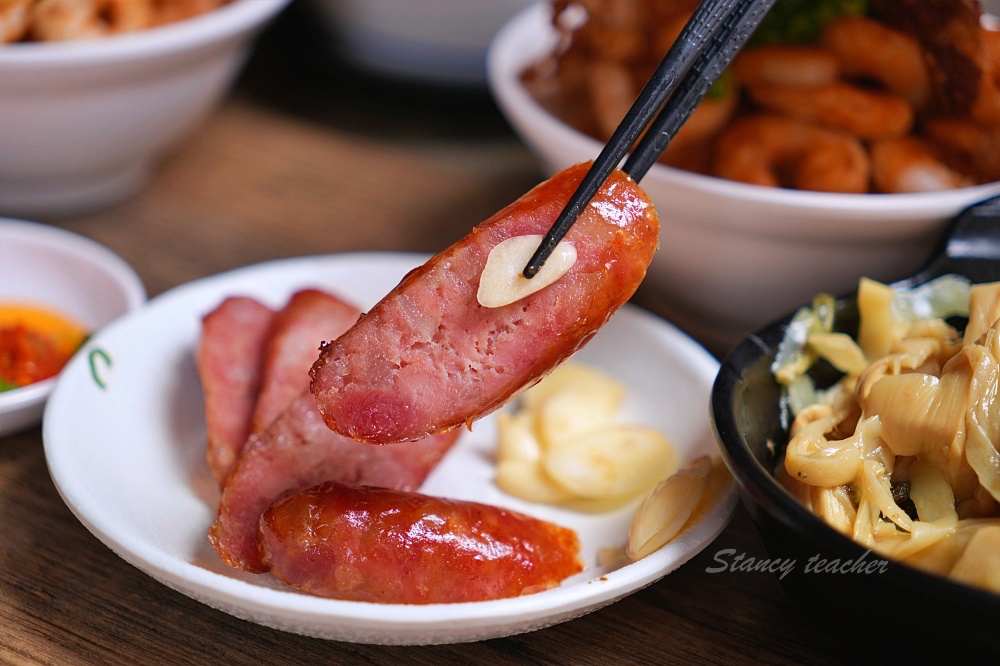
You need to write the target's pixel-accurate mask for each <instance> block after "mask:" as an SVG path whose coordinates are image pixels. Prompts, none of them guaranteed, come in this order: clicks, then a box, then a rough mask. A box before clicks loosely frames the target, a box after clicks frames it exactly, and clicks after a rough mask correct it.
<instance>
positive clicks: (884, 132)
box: [747, 81, 913, 139]
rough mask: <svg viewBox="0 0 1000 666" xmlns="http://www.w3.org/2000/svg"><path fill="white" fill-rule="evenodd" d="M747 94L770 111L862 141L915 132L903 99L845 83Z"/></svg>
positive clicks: (761, 88) (755, 89) (763, 88)
mask: <svg viewBox="0 0 1000 666" xmlns="http://www.w3.org/2000/svg"><path fill="white" fill-rule="evenodd" d="M747 90H748V92H749V94H750V98H751V99H752V100H753V101H754V102H755V103H756V104H758V105H759V106H761V107H763V108H765V109H767V110H768V111H772V112H774V113H779V114H782V115H786V116H790V117H793V118H798V119H800V120H808V121H810V122H814V123H817V124H819V125H823V126H824V127H828V128H830V129H835V130H839V131H841V132H846V133H848V134H853V135H855V136H857V137H860V138H861V139H885V138H893V137H900V136H904V135H905V134H907V133H909V131H910V130H911V129H912V128H913V109H912V108H911V107H910V105H909V104H907V102H906V100H904V99H903V98H902V97H899V96H898V95H894V94H892V93H889V92H880V91H876V90H865V89H862V88H859V87H858V86H855V85H852V84H850V83H845V82H842V81H835V82H833V83H827V84H825V85H819V86H790V85H771V84H761V85H755V86H749V87H748V88H747Z"/></svg>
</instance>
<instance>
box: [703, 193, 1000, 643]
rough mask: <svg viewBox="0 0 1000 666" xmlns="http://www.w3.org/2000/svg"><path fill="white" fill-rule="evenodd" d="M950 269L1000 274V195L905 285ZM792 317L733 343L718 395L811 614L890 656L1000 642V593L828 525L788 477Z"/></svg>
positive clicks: (788, 576)
mask: <svg viewBox="0 0 1000 666" xmlns="http://www.w3.org/2000/svg"><path fill="white" fill-rule="evenodd" d="M944 273H959V274H964V275H966V276H968V277H969V278H971V279H972V280H973V281H974V282H987V281H993V280H998V279H1000V200H998V199H992V200H990V201H987V202H983V203H982V204H978V205H977V206H973V207H970V208H969V209H968V210H966V211H965V212H964V213H963V214H962V215H960V216H958V217H957V218H956V220H955V221H954V223H953V224H952V225H951V228H950V229H949V230H948V232H947V234H946V236H945V238H944V239H943V240H942V243H941V245H940V247H939V250H938V251H937V252H936V253H935V255H934V257H933V259H932V260H931V261H930V262H929V263H928V265H927V268H925V269H924V270H923V271H921V272H920V274H918V275H917V276H914V277H913V278H910V279H908V280H906V281H903V282H904V283H907V284H919V283H921V282H923V281H926V280H927V279H930V278H932V277H935V276H937V275H941V274H944ZM838 313H839V316H838V321H840V322H841V326H842V330H846V331H847V332H851V328H852V327H856V307H855V301H854V297H853V295H852V296H848V297H845V298H842V299H840V300H839V301H838ZM790 319H791V316H789V317H786V318H784V319H782V320H780V321H778V322H775V323H773V324H771V325H769V326H767V327H765V328H763V329H761V330H760V331H757V332H756V333H754V334H752V335H750V336H748V337H747V338H746V339H744V340H743V341H742V342H741V343H740V344H738V345H737V346H736V347H735V348H733V349H732V350H731V351H730V352H729V354H728V355H727V357H726V358H725V360H724V361H723V363H722V367H721V369H720V372H719V374H718V376H717V378H716V380H715V384H714V386H713V389H712V397H711V418H712V427H713V430H714V433H715V437H716V440H717V442H718V445H719V448H720V450H721V453H722V456H723V459H724V460H725V462H726V465H727V466H728V467H729V469H730V471H731V472H732V474H733V476H734V477H735V479H736V483H737V485H738V487H739V490H740V495H741V499H742V501H743V504H744V506H745V507H746V509H747V511H748V512H749V514H750V516H751V518H752V519H753V521H754V523H755V524H756V526H757V528H758V530H759V532H760V534H761V538H762V540H763V542H764V544H765V547H766V548H767V551H768V557H769V559H770V560H771V562H769V563H768V564H769V566H770V570H771V571H773V572H775V575H777V576H778V577H779V578H780V579H781V582H782V583H783V585H784V587H785V589H786V590H787V591H788V593H789V594H790V595H791V596H792V597H793V598H794V599H795V600H796V601H797V602H798V604H799V605H800V606H801V607H802V608H803V610H804V612H806V613H807V614H808V615H809V616H810V617H813V618H815V619H816V620H817V621H818V622H820V623H823V624H828V625H829V626H830V628H831V631H835V632H837V635H842V636H843V637H844V639H845V640H856V641H857V640H865V642H867V643H868V644H869V645H874V646H876V647H884V648H886V650H887V651H888V652H890V653H892V652H895V649H894V648H893V646H894V645H896V646H900V647H902V644H903V643H904V642H905V643H907V644H908V647H909V648H911V649H915V650H916V653H917V654H920V653H924V651H925V649H926V651H927V652H926V653H925V654H929V653H930V651H932V650H934V649H940V650H942V651H943V652H944V653H945V654H949V653H950V654H952V655H954V654H955V652H956V651H962V650H965V649H969V650H981V649H983V648H986V649H991V650H997V649H998V648H1000V595H997V594H992V593H989V592H986V591H983V590H980V589H975V588H972V587H969V586H966V585H962V584H959V583H955V582H952V581H950V580H947V579H945V578H943V577H940V576H936V575H932V574H928V573H925V572H922V571H920V570H917V569H915V568H913V567H910V566H907V565H904V564H901V563H897V562H892V561H888V560H885V559H883V558H881V557H880V556H878V555H877V554H875V553H872V552H869V551H867V550H866V549H865V548H864V547H863V546H861V545H860V544H858V543H856V542H854V541H853V540H851V539H850V538H848V537H846V536H844V535H842V534H840V533H839V532H837V531H836V530H834V529H833V528H832V527H830V526H828V525H827V524H826V523H825V522H824V521H823V520H822V519H820V518H819V517H817V516H816V515H814V514H813V513H812V512H811V511H809V510H808V509H807V508H805V507H804V506H803V505H802V504H800V503H799V502H798V500H796V499H795V498H794V497H793V496H792V495H791V494H790V493H789V492H787V491H786V490H785V489H784V488H783V487H782V486H781V485H779V483H778V481H777V480H776V478H775V476H774V471H775V469H776V465H778V464H779V461H780V460H781V458H782V453H783V450H784V446H785V444H786V443H787V441H788V431H787V429H786V427H785V425H784V424H783V420H782V414H781V408H780V405H779V397H780V388H779V386H778V384H777V382H775V380H774V378H773V376H772V374H771V363H772V361H773V360H774V356H775V353H776V351H777V348H778V344H779V343H780V341H781V339H782V337H783V335H784V332H785V329H786V327H787V324H788V323H789V321H790ZM789 563H794V564H789ZM872 634H874V635H872ZM914 641H915V643H914ZM921 646H923V647H921ZM994 654H995V653H994Z"/></svg>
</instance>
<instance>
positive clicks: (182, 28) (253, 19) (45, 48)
mask: <svg viewBox="0 0 1000 666" xmlns="http://www.w3.org/2000/svg"><path fill="white" fill-rule="evenodd" d="M291 1H292V0H233V1H232V2H230V3H228V4H226V5H223V6H221V7H218V8H216V9H213V10H211V11H209V12H206V13H204V14H200V15H198V16H194V17H191V18H189V19H185V20H182V21H177V22H176V23H169V24H167V25H162V26H157V27H154V28H147V29H145V30H139V31H136V32H129V33H122V34H118V35H111V36H108V37H101V38H97V39H81V40H71V41H58V42H55V41H52V42H17V43H13V44H6V45H4V46H3V48H0V72H3V71H14V70H32V69H42V68H52V67H59V68H65V67H82V66H89V65H99V64H104V63H108V62H122V61H129V60H140V59H144V58H152V57H156V56H160V55H163V54H168V53H176V52H181V51H186V50H190V49H193V48H198V47H200V46H203V45H205V44H210V43H212V42H216V41H218V40H220V39H225V38H228V37H230V36H233V35H238V34H241V33H243V32H245V31H247V30H251V29H253V28H255V27H257V26H260V25H263V24H264V23H265V22H266V21H268V20H269V19H270V18H271V17H273V16H274V15H276V14H278V13H279V12H280V11H281V10H282V9H284V7H285V5H287V4H289V3H290V2H291Z"/></svg>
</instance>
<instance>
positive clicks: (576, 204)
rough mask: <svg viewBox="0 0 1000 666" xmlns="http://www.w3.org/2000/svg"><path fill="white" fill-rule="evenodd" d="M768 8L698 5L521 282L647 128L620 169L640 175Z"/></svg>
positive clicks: (745, 2) (765, 0) (764, 2)
mask: <svg viewBox="0 0 1000 666" xmlns="http://www.w3.org/2000/svg"><path fill="white" fill-rule="evenodd" d="M774 3H775V0H703V1H702V3H701V4H700V5H699V6H698V9H697V10H695V12H694V15H693V16H692V17H691V20H690V21H688V23H687V25H686V26H685V27H684V29H683V30H682V31H681V34H680V35H679V36H678V37H677V39H676V40H675V41H674V44H673V46H671V48H670V50H669V51H668V52H667V54H666V56H664V58H663V60H662V61H661V62H660V64H659V66H657V68H656V71H655V72H653V75H652V76H651V77H650V78H649V81H647V82H646V85H645V86H643V88H642V90H641V91H640V92H639V96H638V97H637V98H636V100H635V102H633V104H632V106H631V108H629V110H628V112H627V113H626V114H625V117H624V118H623V119H622V122H621V124H620V125H618V127H617V128H616V129H615V131H614V133H613V134H612V135H611V138H610V139H609V140H608V143H607V144H606V145H605V146H604V148H603V149H602V150H601V152H600V154H599V155H598V156H597V158H596V159H595V160H594V163H593V165H592V166H591V167H590V170H589V171H588V172H587V174H586V175H585V176H584V177H583V180H582V181H580V185H579V187H577V189H576V192H574V193H573V196H571V197H570V199H569V201H568V202H567V203H566V206H565V208H564V209H563V210H562V212H561V213H560V214H559V217H557V218H556V221H555V222H554V223H553V225H552V227H551V228H550V229H549V231H548V233H547V234H546V235H545V237H544V238H543V239H542V242H541V243H540V244H539V246H538V249H537V250H535V253H534V254H533V255H532V256H531V259H529V260H528V263H527V265H526V266H525V267H524V271H523V275H524V277H526V278H532V277H534V276H535V274H536V273H537V272H538V270H539V269H540V268H541V267H542V264H544V263H545V260H546V259H548V257H549V255H550V254H552V251H553V250H554V249H555V247H556V245H557V244H558V243H559V241H560V240H562V238H563V236H565V235H566V232H567V231H569V228H570V227H571V226H572V225H573V223H574V222H575V221H576V218H577V217H578V216H579V215H580V213H581V212H582V211H583V209H584V207H585V206H586V205H587V204H588V203H590V200H591V199H593V198H594V195H595V194H597V190H598V189H600V187H601V185H602V184H603V183H604V181H605V180H607V178H608V176H609V175H610V174H611V172H612V171H614V169H615V168H616V167H617V166H618V165H619V164H621V161H622V160H623V159H624V158H625V156H626V154H628V151H629V148H631V146H632V145H633V144H634V143H635V141H636V139H637V138H638V137H639V135H640V134H642V132H643V130H644V129H646V128H647V127H648V130H647V131H646V133H645V135H644V136H643V137H642V140H641V141H640V142H639V144H638V145H637V146H636V147H635V150H634V151H632V153H631V155H629V156H628V159H627V160H626V161H625V164H624V165H622V170H623V171H625V173H627V174H628V175H629V176H630V177H631V178H632V179H633V180H635V181H639V180H640V179H641V178H642V177H643V176H645V175H646V172H647V171H648V170H649V168H650V167H651V166H652V165H653V164H655V163H656V160H657V159H659V157H660V155H661V154H662V153H663V151H664V150H665V149H666V147H667V145H668V144H669V143H670V141H671V140H672V139H673V138H674V136H676V135H677V132H678V130H680V128H681V126H682V125H683V124H684V122H685V121H687V119H688V118H689V117H690V116H691V113H692V112H693V111H694V109H695V107H696V106H698V103H699V102H701V100H702V99H703V98H704V97H705V95H706V94H707V93H708V91H709V89H711V87H712V86H713V85H714V84H715V82H716V81H717V80H718V78H719V77H720V76H721V75H722V72H723V71H725V69H726V67H728V66H729V63H730V62H732V59H733V58H734V57H735V56H736V54H737V53H738V52H739V50H740V49H741V48H742V47H743V45H744V44H745V43H746V41H747V40H748V39H749V38H750V35H752V34H753V32H754V30H756V29H757V26H758V25H760V22H761V21H762V20H763V19H764V16H766V15H767V12H768V11H769V10H770V9H771V6H772V5H774ZM657 112H659V113H657ZM654 116H655V118H654Z"/></svg>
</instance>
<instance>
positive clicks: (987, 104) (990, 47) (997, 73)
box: [970, 27, 1000, 125]
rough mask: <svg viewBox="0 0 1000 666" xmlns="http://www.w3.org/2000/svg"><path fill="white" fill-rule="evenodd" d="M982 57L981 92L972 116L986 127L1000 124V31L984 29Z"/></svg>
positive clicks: (971, 111)
mask: <svg viewBox="0 0 1000 666" xmlns="http://www.w3.org/2000/svg"><path fill="white" fill-rule="evenodd" d="M980 34H981V36H982V43H981V45H980V48H981V57H980V60H979V64H980V67H981V68H982V74H981V75H980V77H979V92H978V94H977V95H976V98H975V99H974V100H973V102H972V109H970V114H971V115H972V118H973V119H974V120H976V121H977V122H980V123H983V124H986V125H998V124H1000V31H998V30H994V29H987V28H985V27H984V28H983V29H982V30H981V31H980Z"/></svg>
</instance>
